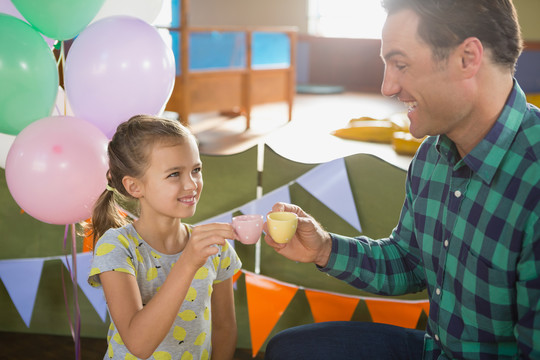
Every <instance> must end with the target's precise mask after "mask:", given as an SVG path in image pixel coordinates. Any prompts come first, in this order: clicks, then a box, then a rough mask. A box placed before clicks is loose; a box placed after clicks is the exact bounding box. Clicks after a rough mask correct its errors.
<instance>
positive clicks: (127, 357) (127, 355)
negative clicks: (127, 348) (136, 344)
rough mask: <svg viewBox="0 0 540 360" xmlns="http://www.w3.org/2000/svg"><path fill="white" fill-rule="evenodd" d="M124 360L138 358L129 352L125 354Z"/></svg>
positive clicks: (137, 359) (135, 359)
mask: <svg viewBox="0 0 540 360" xmlns="http://www.w3.org/2000/svg"><path fill="white" fill-rule="evenodd" d="M124 360H139V358H138V357H136V356H133V355H131V354H126V357H125V358H124Z"/></svg>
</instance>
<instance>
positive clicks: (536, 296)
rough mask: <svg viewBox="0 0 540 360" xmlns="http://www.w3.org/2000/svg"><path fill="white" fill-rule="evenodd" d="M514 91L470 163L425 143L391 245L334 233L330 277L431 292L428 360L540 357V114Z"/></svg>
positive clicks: (432, 140)
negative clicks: (435, 359)
mask: <svg viewBox="0 0 540 360" xmlns="http://www.w3.org/2000/svg"><path fill="white" fill-rule="evenodd" d="M514 83H515V84H514V88H513V90H512V92H511V94H510V95H509V97H508V100H507V103H506V105H505V107H504V109H503V112H502V113H501V115H500V117H499V119H498V120H497V122H496V123H495V125H494V126H493V128H492V129H491V130H490V131H489V133H488V134H487V136H486V137H485V138H484V139H483V140H482V141H481V142H480V143H479V144H478V145H477V146H476V147H475V148H474V149H473V150H472V151H471V152H470V153H469V154H468V155H467V156H465V157H464V158H463V159H460V157H459V156H458V153H457V150H456V148H455V145H454V144H453V143H452V142H451V141H450V140H449V139H448V138H447V137H445V136H438V137H429V138H428V139H426V141H425V142H424V143H423V144H422V146H421V147H420V149H419V151H418V153H417V154H416V156H415V157H414V159H413V161H412V162H411V165H410V168H409V172H408V176H407V183H406V198H405V203H404V205H403V209H402V212H401V217H400V221H399V224H398V226H397V227H396V228H395V229H394V230H393V232H392V235H391V236H390V237H389V238H387V239H379V240H372V239H369V238H367V237H365V236H361V237H358V238H347V237H343V236H339V235H335V234H332V238H333V248H332V255H331V257H330V261H329V263H328V265H327V267H326V268H324V269H321V270H322V271H326V272H328V273H329V274H331V275H333V276H335V277H337V278H339V279H342V280H344V281H346V282H348V283H350V284H351V285H353V286H355V287H358V288H360V289H363V290H366V291H369V292H372V293H376V294H384V295H401V294H406V293H410V292H417V291H420V290H423V289H425V288H426V287H427V289H428V294H429V301H430V312H429V320H428V327H427V336H426V342H425V349H426V350H425V352H424V353H425V355H424V358H426V359H430V358H437V357H438V358H439V359H448V358H466V359H488V358H489V359H492V358H507V359H515V358H536V359H540V221H539V216H540V160H539V159H540V111H539V109H538V108H536V107H534V106H532V105H529V104H527V103H526V99H525V95H524V94H523V92H522V90H521V89H520V88H519V85H517V82H514Z"/></svg>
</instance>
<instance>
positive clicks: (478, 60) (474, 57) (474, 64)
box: [458, 37, 484, 78]
mask: <svg viewBox="0 0 540 360" xmlns="http://www.w3.org/2000/svg"><path fill="white" fill-rule="evenodd" d="M458 51H459V55H460V57H461V71H462V73H463V74H464V75H465V76H466V77H467V78H470V77H473V76H474V75H476V73H477V72H478V70H479V69H480V66H481V64H482V61H483V58H484V47H483V46H482V42H481V41H480V40H479V39H478V38H476V37H470V38H467V39H465V40H464V41H463V42H462V43H461V45H460V46H459V50H458Z"/></svg>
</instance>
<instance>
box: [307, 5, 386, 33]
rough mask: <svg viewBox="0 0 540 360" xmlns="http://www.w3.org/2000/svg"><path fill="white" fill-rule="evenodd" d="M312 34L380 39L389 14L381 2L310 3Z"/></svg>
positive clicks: (309, 22) (309, 19) (310, 30)
mask: <svg viewBox="0 0 540 360" xmlns="http://www.w3.org/2000/svg"><path fill="white" fill-rule="evenodd" d="M308 11H309V14H308V26H309V29H308V31H309V33H310V34H312V35H316V36H326V37H345V38H368V39H380V38H381V30H382V27H383V24H384V21H385V19H386V12H385V11H384V9H383V7H382V6H381V4H380V0H309V10H308Z"/></svg>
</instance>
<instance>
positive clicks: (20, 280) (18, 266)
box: [0, 259, 44, 327]
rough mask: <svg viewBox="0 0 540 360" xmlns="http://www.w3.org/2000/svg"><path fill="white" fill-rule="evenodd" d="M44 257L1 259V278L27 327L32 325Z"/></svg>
mask: <svg viewBox="0 0 540 360" xmlns="http://www.w3.org/2000/svg"><path fill="white" fill-rule="evenodd" d="M43 261H44V259H16V260H3V261H0V279H2V282H3V283H4V286H5V287H6V290H7V292H8V294H9V296H10V297H11V301H13V304H14V305H15V307H16V308H17V311H18V312H19V315H21V318H22V319H23V321H24V323H25V324H26V327H30V320H31V319H32V312H33V311H34V303H35V301H36V295H37V290H38V287H39V281H40V279H41V270H43Z"/></svg>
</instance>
